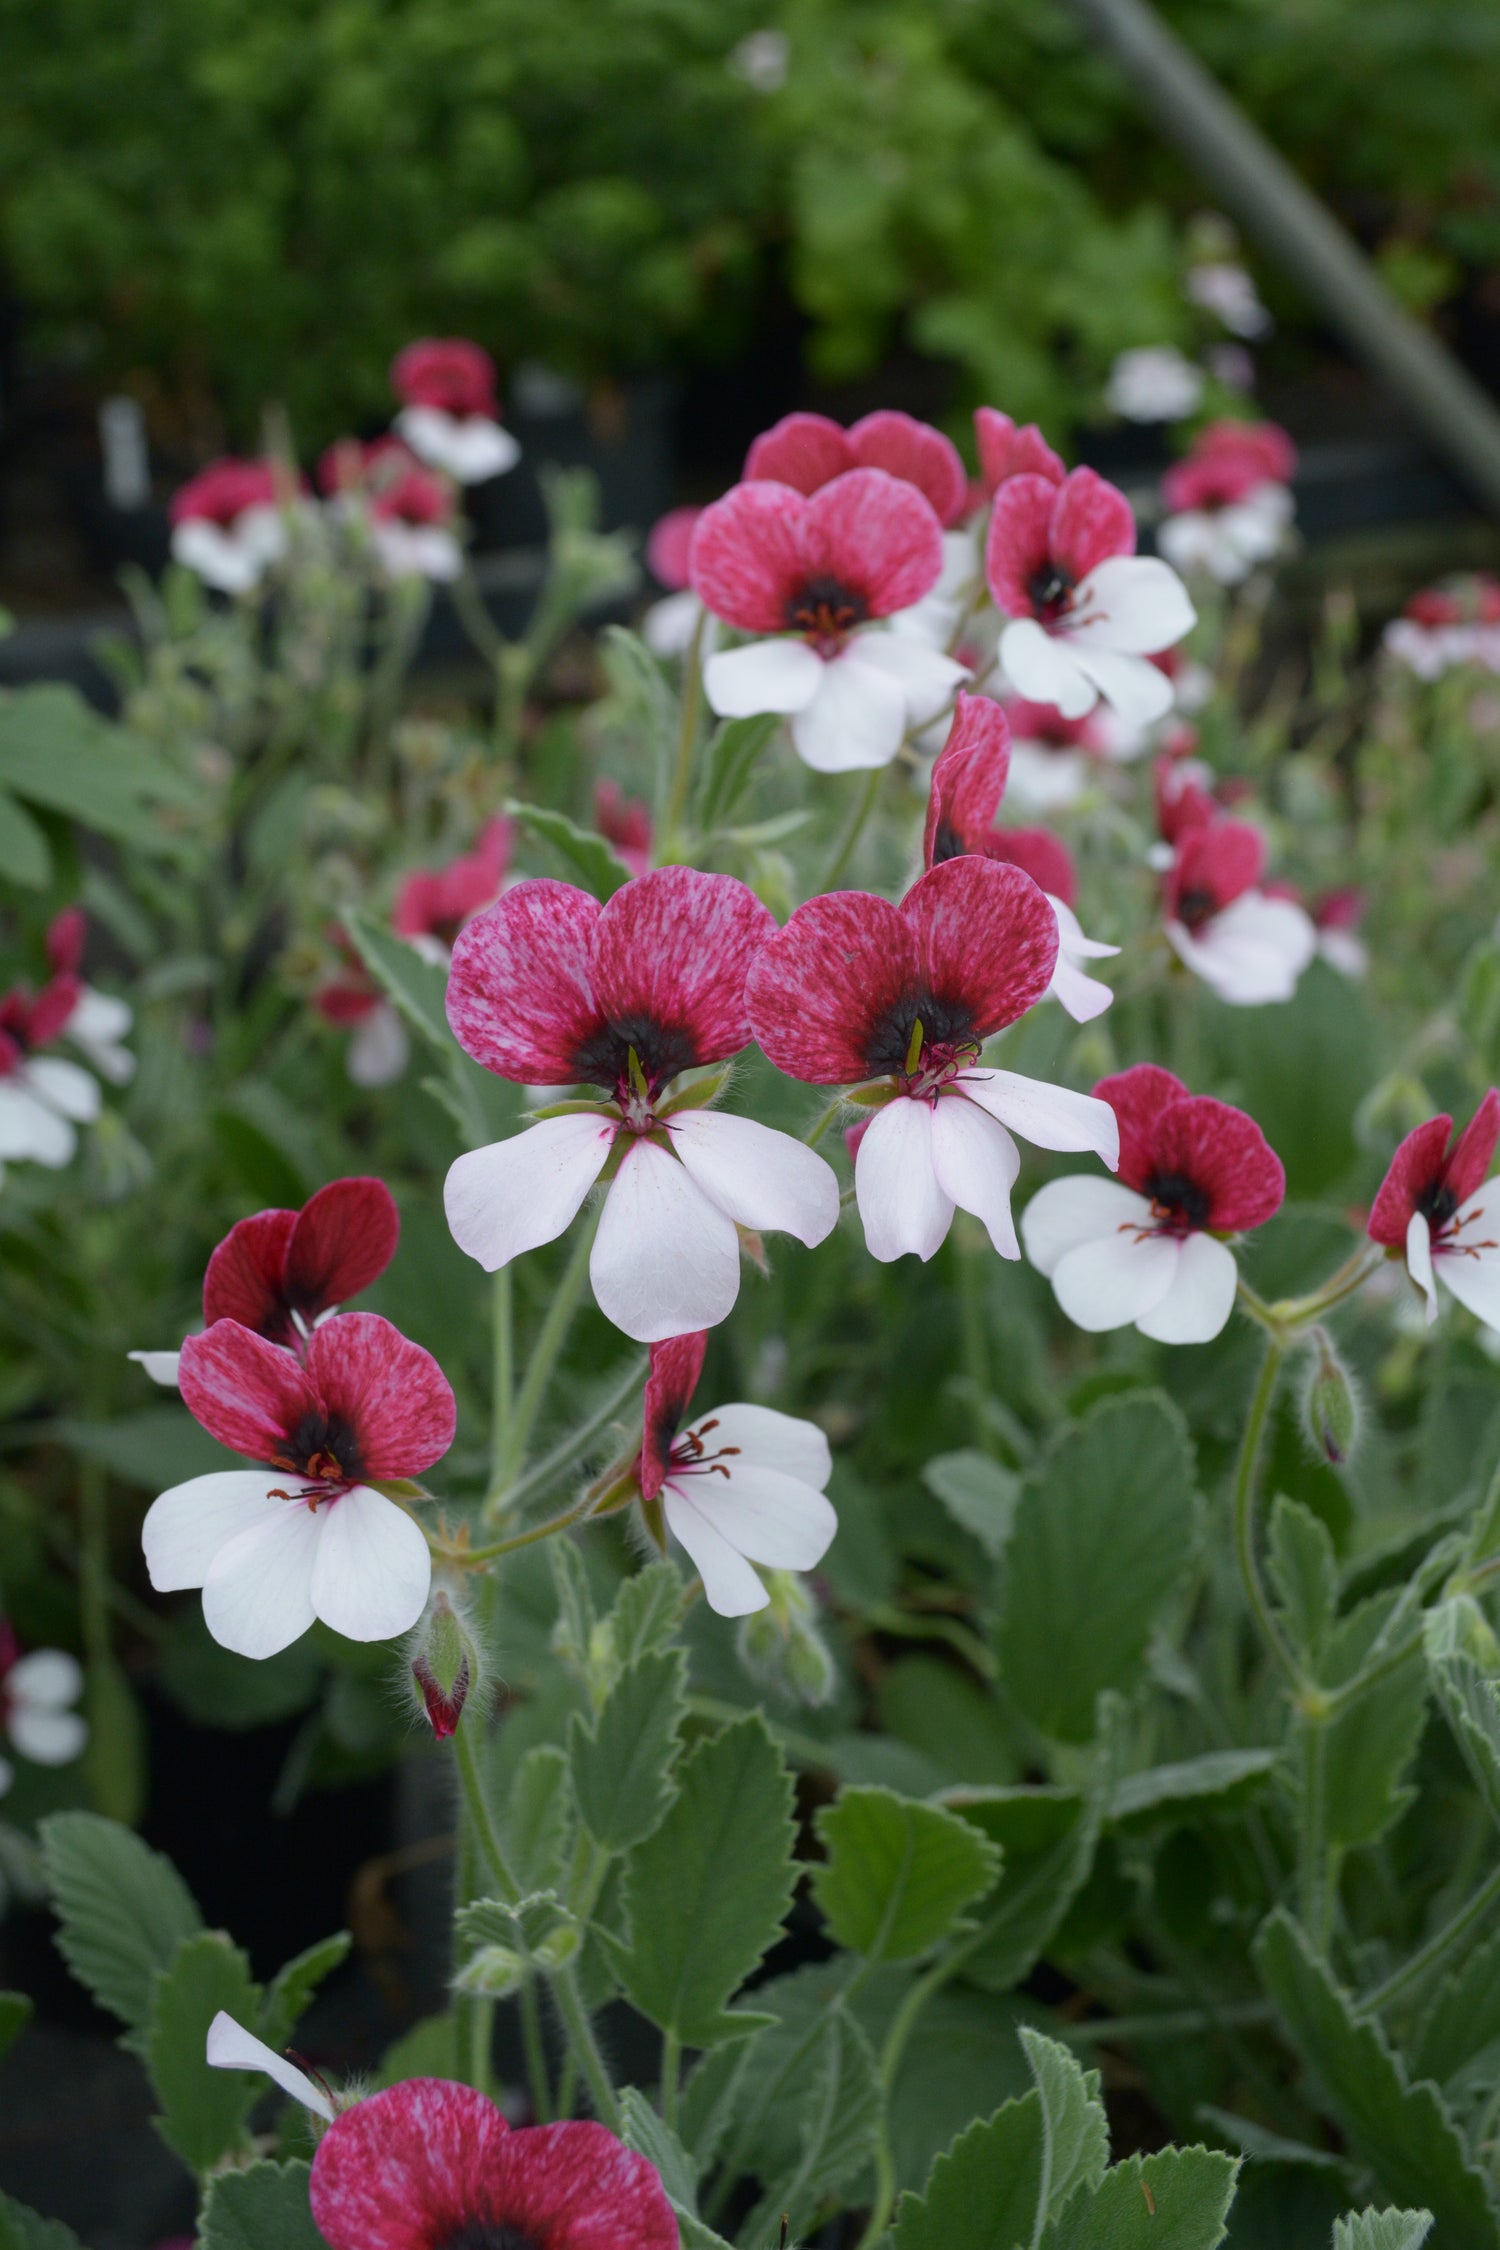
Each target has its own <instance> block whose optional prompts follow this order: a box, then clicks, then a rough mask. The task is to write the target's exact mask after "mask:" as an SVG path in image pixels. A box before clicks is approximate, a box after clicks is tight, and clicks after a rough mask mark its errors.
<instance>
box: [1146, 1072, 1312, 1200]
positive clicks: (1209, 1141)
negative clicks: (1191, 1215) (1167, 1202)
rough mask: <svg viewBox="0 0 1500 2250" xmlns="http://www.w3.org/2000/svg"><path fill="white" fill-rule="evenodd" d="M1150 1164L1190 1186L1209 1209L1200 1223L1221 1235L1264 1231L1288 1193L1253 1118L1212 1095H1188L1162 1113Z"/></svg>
mask: <svg viewBox="0 0 1500 2250" xmlns="http://www.w3.org/2000/svg"><path fill="white" fill-rule="evenodd" d="M1151 1162H1152V1167H1153V1169H1154V1170H1155V1171H1157V1172H1158V1173H1161V1174H1165V1175H1166V1176H1167V1177H1168V1178H1177V1179H1183V1180H1191V1181H1192V1183H1193V1185H1194V1187H1195V1188H1196V1189H1197V1190H1198V1193H1199V1194H1200V1195H1201V1196H1202V1197H1203V1198H1204V1201H1205V1204H1206V1211H1205V1216H1204V1218H1203V1221H1202V1224H1203V1225H1204V1226H1206V1227H1210V1228H1212V1229H1214V1230H1215V1231H1216V1232H1218V1233H1221V1234H1238V1233H1240V1232H1242V1231H1245V1230H1248V1229H1249V1228H1251V1227H1260V1226H1264V1225H1265V1223H1266V1221H1267V1219H1272V1218H1274V1217H1275V1215H1276V1213H1277V1212H1278V1211H1279V1210H1280V1209H1281V1205H1282V1200H1283V1198H1284V1196H1285V1194H1286V1174H1285V1172H1284V1171H1283V1170H1282V1167H1281V1159H1280V1158H1279V1157H1278V1156H1277V1154H1276V1152H1275V1150H1274V1149H1273V1148H1271V1147H1270V1146H1269V1144H1268V1143H1267V1140H1266V1137H1265V1134H1264V1133H1263V1132H1262V1131H1261V1129H1260V1127H1259V1126H1258V1125H1257V1124H1256V1122H1255V1120H1254V1118H1253V1117H1247V1116H1246V1114H1245V1112H1244V1111H1243V1110H1242V1109H1235V1108H1233V1107H1232V1106H1231V1104H1230V1103H1228V1102H1221V1101H1216V1100H1215V1099H1214V1097H1213V1096H1212V1095H1211V1094H1192V1095H1189V1096H1188V1097H1187V1098H1186V1099H1185V1100H1182V1101H1177V1102H1172V1103H1170V1104H1169V1105H1168V1106H1167V1107H1166V1108H1165V1109H1164V1110H1163V1111H1162V1113H1161V1115H1160V1117H1159V1118H1158V1119H1157V1124H1156V1131H1155V1133H1154V1135H1153V1138H1152V1144H1151ZM1141 1184H1142V1185H1143V1186H1144V1185H1146V1183H1145V1182H1142V1183H1141ZM1148 1192H1149V1188H1148Z"/></svg>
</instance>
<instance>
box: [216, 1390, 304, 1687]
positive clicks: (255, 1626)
mask: <svg viewBox="0 0 1500 2250" xmlns="http://www.w3.org/2000/svg"><path fill="white" fill-rule="evenodd" d="M267 1349H268V1350H270V1349H274V1347H273V1346H267ZM276 1505H277V1513H276V1514H275V1515H274V1516H267V1517H266V1518H265V1519H264V1520H263V1521H262V1522H260V1523H257V1524H253V1525H252V1526H251V1528H250V1529H249V1530H248V1531H242V1532H240V1533H239V1534H238V1536H237V1537H235V1538H233V1539H231V1540H229V1541H228V1542H227V1543H226V1544H225V1545H224V1546H222V1547H221V1548H220V1549H219V1551H218V1553H217V1554H216V1555H215V1556H214V1559H213V1561H212V1562H211V1563H210V1565H209V1567H208V1571H207V1574H206V1576H205V1577H204V1580H203V1622H204V1624H205V1625H206V1626H207V1627H208V1629H209V1631H210V1633H212V1635H213V1637H214V1639H215V1640H216V1641H217V1642H218V1643H219V1645H220V1647H221V1648H228V1649H233V1651H234V1653H235V1655H236V1656H255V1657H264V1656H278V1655H279V1654H280V1653H281V1651H282V1649H284V1648H290V1647H291V1645H292V1643H293V1641H295V1640H300V1639H301V1637H302V1635H303V1634H304V1633H305V1632H306V1631H307V1628H308V1626H309V1625H311V1623H312V1621H313V1617H314V1615H315V1614H316V1613H315V1611H314V1609H313V1601H312V1581H313V1568H314V1564H315V1563H316V1560H317V1553H318V1542H319V1540H320V1539H321V1538H322V1535H323V1526H322V1522H321V1519H320V1515H319V1514H316V1513H314V1511H313V1510H312V1509H311V1508H309V1507H308V1506H306V1505H305V1503H304V1502H302V1501H301V1500H280V1501H278V1502H277V1504H276Z"/></svg>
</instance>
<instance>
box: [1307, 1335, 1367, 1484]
mask: <svg viewBox="0 0 1500 2250" xmlns="http://www.w3.org/2000/svg"><path fill="white" fill-rule="evenodd" d="M1303 1414H1304V1418H1305V1420H1306V1424H1307V1434H1308V1436H1309V1438H1310V1439H1311V1440H1312V1443H1313V1445H1314V1446H1315V1447H1316V1448H1317V1450H1318V1452H1319V1453H1321V1454H1322V1456H1323V1459H1324V1460H1325V1461H1327V1462H1328V1463H1329V1464H1330V1465H1331V1466H1332V1467H1333V1468H1335V1469H1341V1468H1342V1467H1343V1466H1344V1464H1345V1462H1346V1461H1348V1460H1349V1459H1350V1458H1351V1456H1352V1455H1353V1452H1354V1449H1355V1447H1356V1445H1357V1444H1358V1443H1359V1398H1358V1395H1357V1393H1356V1391H1355V1388H1354V1382H1353V1379H1352V1377H1351V1376H1350V1374H1349V1372H1348V1370H1347V1368H1346V1367H1345V1366H1344V1364H1343V1362H1342V1360H1340V1358H1339V1356H1338V1354H1337V1353H1336V1352H1335V1350H1334V1348H1333V1346H1332V1344H1331V1343H1330V1342H1329V1340H1328V1337H1327V1335H1326V1334H1325V1332H1324V1331H1323V1330H1322V1329H1321V1328H1319V1329H1316V1330H1315V1331H1314V1334H1313V1356H1312V1363H1311V1372H1310V1374H1309V1376H1308V1383H1307V1392H1306V1395H1305V1398H1304V1400H1303Z"/></svg>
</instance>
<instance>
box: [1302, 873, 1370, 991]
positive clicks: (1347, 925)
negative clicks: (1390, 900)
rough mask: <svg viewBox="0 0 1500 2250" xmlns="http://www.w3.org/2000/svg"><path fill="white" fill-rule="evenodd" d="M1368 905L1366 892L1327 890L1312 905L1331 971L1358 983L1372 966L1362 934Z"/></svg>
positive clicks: (1320, 944) (1320, 947)
mask: <svg viewBox="0 0 1500 2250" xmlns="http://www.w3.org/2000/svg"><path fill="white" fill-rule="evenodd" d="M1365 906H1366V900H1365V894H1364V892H1363V891H1360V890H1353V889H1344V890H1337V891H1325V892H1324V893H1323V895H1322V897H1321V898H1317V899H1314V901H1313V906H1312V918H1313V928H1314V929H1315V930H1316V931H1317V933H1318V952H1319V954H1320V955H1321V957H1322V959H1323V960H1325V961H1326V962H1327V963H1328V965H1329V967H1330V968H1331V969H1337V970H1338V972H1339V975H1340V976H1344V977H1349V978H1351V979H1352V980H1354V981H1355V982H1358V980H1359V978H1361V977H1362V976H1363V975H1364V973H1365V971H1366V970H1367V969H1368V968H1369V966H1370V949H1369V947H1368V946H1367V945H1366V944H1365V941H1364V939H1363V938H1362V937H1361V936H1360V935H1359V925H1360V923H1361V922H1362V921H1363V920H1364V918H1365Z"/></svg>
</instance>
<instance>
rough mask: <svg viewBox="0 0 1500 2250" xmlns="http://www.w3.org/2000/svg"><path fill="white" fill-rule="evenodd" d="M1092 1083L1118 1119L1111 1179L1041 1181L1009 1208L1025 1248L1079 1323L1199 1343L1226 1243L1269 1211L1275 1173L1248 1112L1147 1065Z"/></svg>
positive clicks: (1278, 1196) (1232, 1275)
mask: <svg viewBox="0 0 1500 2250" xmlns="http://www.w3.org/2000/svg"><path fill="white" fill-rule="evenodd" d="M1094 1092H1095V1094H1096V1095H1098V1096H1099V1097H1100V1098H1101V1099H1102V1100H1104V1101H1107V1102H1108V1103H1109V1105H1110V1107H1111V1109H1112V1110H1113V1112H1114V1114H1115V1116H1116V1117H1117V1118H1118V1120H1119V1129H1120V1167H1119V1177H1118V1179H1114V1180H1101V1179H1098V1178H1088V1177H1083V1176H1077V1177H1074V1178H1072V1179H1066V1180H1051V1181H1049V1182H1048V1184H1047V1185H1046V1186H1045V1187H1044V1188H1039V1189H1038V1191H1037V1193H1036V1194H1035V1195H1034V1196H1033V1197H1032V1199H1031V1201H1030V1203H1028V1204H1027V1206H1026V1209H1025V1211H1024V1212H1023V1213H1022V1214H1021V1235H1022V1239H1023V1240H1024V1242H1025V1244H1026V1255H1027V1257H1028V1258H1029V1259H1030V1260H1031V1263H1032V1264H1033V1265H1034V1266H1035V1267H1036V1268H1037V1271H1038V1272H1039V1273H1043V1274H1045V1275H1046V1276H1047V1278H1048V1280H1049V1281H1050V1282H1051V1283H1052V1287H1053V1291H1054V1293H1055V1295H1056V1297H1057V1301H1058V1303H1059V1304H1060V1305H1061V1307H1062V1309H1063V1311H1064V1312H1065V1313H1066V1314H1067V1316H1068V1318H1069V1319H1070V1320H1072V1321H1075V1322H1076V1323H1077V1325H1078V1326H1079V1327H1080V1328H1086V1329H1088V1330H1090V1331H1091V1332H1098V1331H1100V1330H1103V1329H1109V1328H1124V1327H1126V1326H1127V1325H1134V1326H1135V1327H1136V1328H1138V1329H1139V1330H1140V1332H1141V1334H1142V1335H1143V1336H1151V1337H1154V1338H1155V1340H1156V1341H1157V1342H1158V1343H1161V1344H1206V1343H1208V1342H1209V1341H1210V1339H1211V1338H1212V1337H1214V1336H1217V1335H1218V1334H1219V1333H1220V1331H1221V1330H1222V1329H1223V1327H1224V1325H1225V1323H1226V1322H1227V1321H1228V1319H1229V1315H1230V1313H1231V1311H1232V1310H1233V1308H1234V1296H1235V1288H1236V1285H1237V1281H1238V1272H1237V1268H1236V1266H1235V1262H1234V1254H1233V1252H1232V1251H1231V1250H1230V1248H1229V1244H1228V1240H1227V1239H1226V1238H1227V1237H1229V1236H1232V1235H1238V1234H1243V1233H1246V1232H1248V1230H1249V1229H1250V1228H1252V1227H1259V1226H1264V1225H1265V1222H1266V1221H1267V1219H1270V1218H1274V1216H1275V1214H1276V1213H1277V1212H1278V1211H1279V1210H1280V1208H1281V1204H1282V1199H1283V1197H1284V1196H1285V1193H1286V1175H1285V1174H1284V1172H1283V1171H1282V1168H1281V1162H1280V1159H1279V1158H1278V1157H1277V1156H1276V1154H1275V1152H1274V1150H1273V1149H1271V1148H1270V1147H1269V1146H1268V1145H1267V1142H1266V1138H1265V1135H1264V1134H1263V1133H1262V1131H1261V1129H1260V1127H1259V1126H1258V1125H1257V1124H1256V1122H1255V1120H1254V1118H1252V1117H1247V1116H1246V1115H1245V1112H1244V1111H1243V1110H1241V1109H1233V1108H1231V1106H1230V1105H1229V1103H1228V1102H1221V1101H1215V1100H1214V1099H1213V1098H1212V1097H1211V1096H1210V1095H1207V1094H1190V1093H1189V1092H1188V1090H1187V1088H1186V1086H1184V1085H1183V1083H1182V1081H1181V1079H1179V1078H1174V1077H1173V1075H1172V1073H1171V1071H1169V1070H1161V1069H1159V1068H1158V1067H1157V1065H1156V1064H1155V1063H1137V1064H1136V1065H1135V1067H1134V1069H1132V1070H1122V1071H1120V1072H1119V1073H1117V1074H1116V1075H1115V1076H1114V1077H1111V1078H1101V1079H1100V1081H1099V1083H1098V1085H1097V1086H1096V1087H1095V1088H1094Z"/></svg>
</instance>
